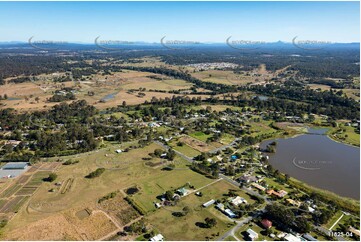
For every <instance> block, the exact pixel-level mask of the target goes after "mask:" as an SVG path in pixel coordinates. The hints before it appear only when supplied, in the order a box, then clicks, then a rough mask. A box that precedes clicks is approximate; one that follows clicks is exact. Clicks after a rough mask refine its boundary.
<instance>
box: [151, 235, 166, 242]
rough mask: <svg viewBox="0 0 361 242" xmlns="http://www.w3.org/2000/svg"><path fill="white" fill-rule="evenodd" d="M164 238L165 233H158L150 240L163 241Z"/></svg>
mask: <svg viewBox="0 0 361 242" xmlns="http://www.w3.org/2000/svg"><path fill="white" fill-rule="evenodd" d="M163 240H164V237H163V235H161V234H157V235H156V236H154V237H152V238H150V240H149V241H163Z"/></svg>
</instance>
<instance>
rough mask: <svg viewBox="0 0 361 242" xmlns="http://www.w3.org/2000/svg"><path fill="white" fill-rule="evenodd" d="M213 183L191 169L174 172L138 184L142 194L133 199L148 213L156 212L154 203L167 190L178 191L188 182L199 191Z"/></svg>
mask: <svg viewBox="0 0 361 242" xmlns="http://www.w3.org/2000/svg"><path fill="white" fill-rule="evenodd" d="M211 181H212V180H211V179H209V178H206V177H204V176H202V175H200V174H198V173H195V172H193V171H191V170H189V169H184V170H183V169H182V170H174V171H172V172H169V173H168V172H166V173H163V174H162V175H160V176H158V177H155V178H153V179H151V180H149V181H145V182H143V183H140V184H138V185H139V186H140V192H138V193H137V194H135V195H133V199H134V200H135V201H136V202H137V204H139V205H140V206H142V207H143V208H144V209H145V211H146V212H151V211H155V210H156V208H155V206H154V202H159V200H157V199H156V197H157V196H159V195H162V194H163V193H164V192H166V191H167V190H171V189H172V190H173V189H177V188H179V187H181V186H184V185H186V184H187V183H188V182H189V183H190V184H191V185H193V186H195V188H196V189H197V188H198V187H202V186H204V185H206V184H208V183H210V182H211Z"/></svg>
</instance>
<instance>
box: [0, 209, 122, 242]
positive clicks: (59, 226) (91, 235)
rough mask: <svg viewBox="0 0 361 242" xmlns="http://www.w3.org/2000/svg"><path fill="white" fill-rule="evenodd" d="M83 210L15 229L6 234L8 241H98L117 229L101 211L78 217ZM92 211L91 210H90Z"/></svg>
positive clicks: (70, 211) (61, 214)
mask: <svg viewBox="0 0 361 242" xmlns="http://www.w3.org/2000/svg"><path fill="white" fill-rule="evenodd" d="M84 209H85V207H83V208H79V207H78V208H76V209H71V210H68V211H66V212H64V213H58V214H55V215H51V216H49V217H47V218H45V219H41V220H37V221H34V222H33V223H31V224H29V225H27V226H23V227H21V228H20V227H19V228H15V229H14V230H12V231H11V232H8V233H6V235H5V238H4V239H6V240H32V241H36V240H53V241H54V240H97V239H99V238H102V237H104V236H106V235H107V234H109V233H111V232H113V231H115V230H116V229H117V227H116V226H115V225H114V223H113V222H112V221H111V220H110V219H109V218H108V217H107V216H106V215H105V214H104V213H103V212H101V211H92V212H91V214H90V215H89V216H87V217H83V218H82V219H80V218H79V217H78V216H77V213H78V212H79V211H82V210H84ZM90 210H91V209H90Z"/></svg>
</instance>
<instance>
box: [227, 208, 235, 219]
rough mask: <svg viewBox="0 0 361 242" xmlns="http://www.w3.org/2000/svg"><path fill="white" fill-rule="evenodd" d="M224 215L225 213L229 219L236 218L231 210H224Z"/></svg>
mask: <svg viewBox="0 0 361 242" xmlns="http://www.w3.org/2000/svg"><path fill="white" fill-rule="evenodd" d="M224 213H225V214H226V215H227V216H228V217H230V218H235V217H237V216H236V214H234V213H233V211H232V210H231V209H229V208H227V209H226V210H224Z"/></svg>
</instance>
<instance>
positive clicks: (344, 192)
mask: <svg viewBox="0 0 361 242" xmlns="http://www.w3.org/2000/svg"><path fill="white" fill-rule="evenodd" d="M326 131H327V129H309V130H308V132H309V133H308V134H304V135H300V136H297V137H293V138H286V139H275V140H268V141H264V142H262V143H261V148H265V147H266V146H267V145H268V144H269V143H271V142H273V141H277V147H276V152H275V153H274V154H268V155H269V162H270V164H271V165H272V166H273V167H274V168H275V169H278V170H279V171H281V172H282V173H285V174H288V175H290V176H291V177H294V178H296V179H298V180H300V181H303V182H305V183H307V184H309V185H312V186H314V187H317V188H321V189H325V190H329V191H332V192H334V193H336V194H338V195H341V196H345V197H351V198H354V199H357V200H359V197H360V148H358V147H353V146H349V145H345V144H342V143H338V142H335V141H333V140H331V139H330V138H328V137H327V135H324V133H325V132H326Z"/></svg>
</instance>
